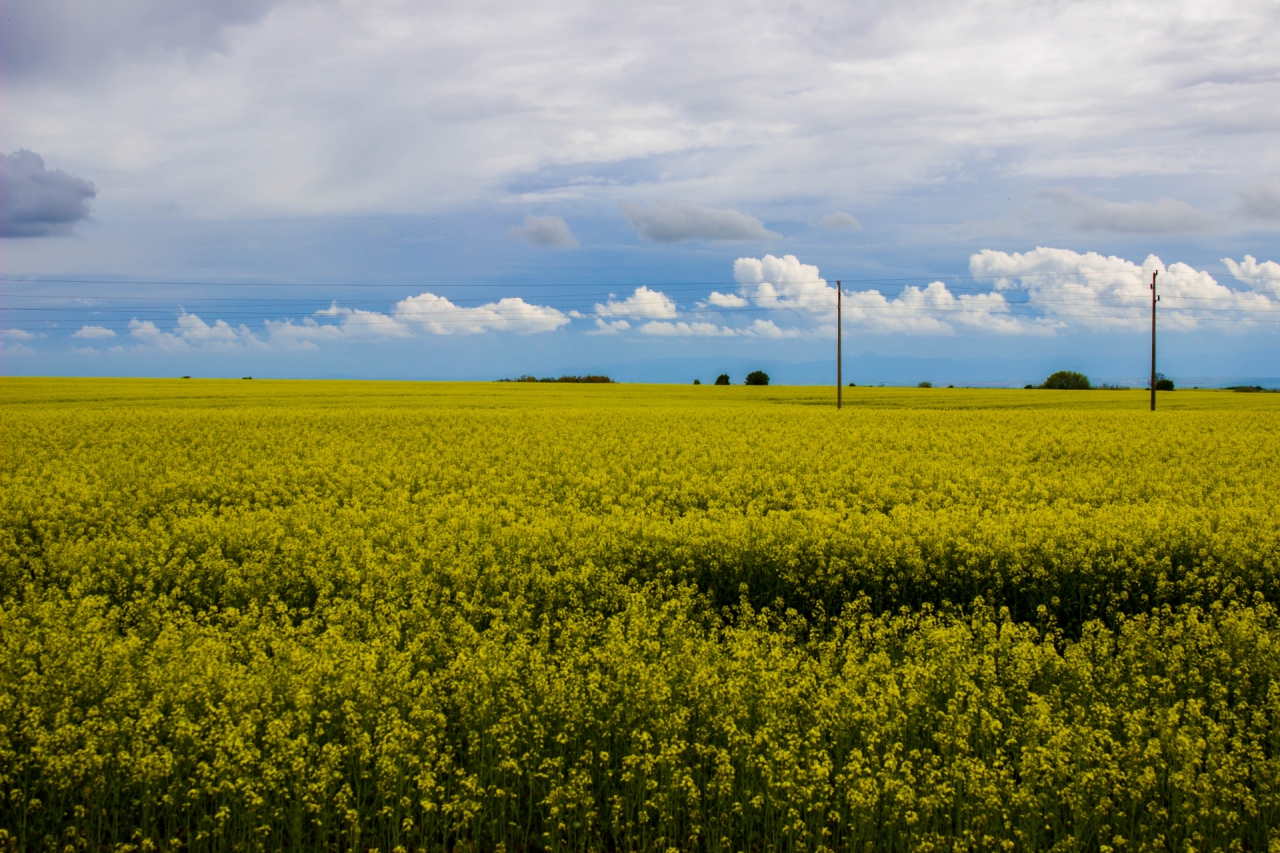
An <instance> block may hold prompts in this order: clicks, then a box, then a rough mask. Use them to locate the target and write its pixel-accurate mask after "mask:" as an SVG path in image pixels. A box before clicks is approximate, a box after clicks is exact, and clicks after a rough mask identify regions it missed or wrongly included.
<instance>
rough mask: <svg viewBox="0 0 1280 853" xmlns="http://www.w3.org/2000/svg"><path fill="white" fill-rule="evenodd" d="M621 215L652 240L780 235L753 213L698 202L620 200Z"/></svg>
mask: <svg viewBox="0 0 1280 853" xmlns="http://www.w3.org/2000/svg"><path fill="white" fill-rule="evenodd" d="M622 215H623V216H625V217H626V218H627V221H628V222H630V223H631V226H632V227H633V228H635V229H636V233H638V234H639V235H640V236H641V237H644V238H645V239H647V240H652V241H654V242H655V243H680V242H683V241H685V240H775V239H777V238H778V237H780V236H782V235H780V234H775V233H774V232H772V231H770V230H769V229H767V228H765V227H764V223H763V222H761V221H760V220H759V219H756V218H755V217H754V216H748V215H747V214H745V213H739V212H738V211H736V210H717V209H715V208H711V207H703V206H702V205H699V204H688V203H684V204H681V203H677V202H669V201H660V202H658V203H657V204H653V205H650V206H649V207H641V206H640V205H638V204H632V203H630V202H625V201H624V202H623V203H622Z"/></svg>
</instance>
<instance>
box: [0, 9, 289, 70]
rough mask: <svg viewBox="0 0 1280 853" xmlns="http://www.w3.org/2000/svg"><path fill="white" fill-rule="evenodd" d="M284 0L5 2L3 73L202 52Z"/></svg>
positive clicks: (0, 45)
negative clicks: (235, 28) (147, 56)
mask: <svg viewBox="0 0 1280 853" xmlns="http://www.w3.org/2000/svg"><path fill="white" fill-rule="evenodd" d="M282 2H287V0H182V2H177V3H175V2H172V0H114V2H111V3H86V2H83V0H7V2H6V3H5V4H4V18H5V20H4V27H3V28H2V29H0V71H2V72H3V73H4V75H5V77H6V78H7V79H9V80H15V79H22V78H26V77H39V76H48V75H54V76H63V77H65V76H77V75H79V74H83V73H84V72H88V71H92V70H94V69H96V68H99V67H101V66H102V65H104V64H108V63H110V62H112V61H117V60H120V59H124V58H127V57H130V56H139V55H141V56H146V55H148V54H154V53H157V52H161V53H163V52H168V51H186V52H195V53H203V52H207V51H210V50H217V49H219V48H220V47H221V46H222V42H223V37H224V33H225V30H226V29H227V27H230V26H234V25H237V24H251V23H254V22H255V21H257V20H259V19H260V18H262V16H263V15H265V14H266V13H267V11H269V10H270V9H271V8H272V7H273V6H279V5H281V3H282Z"/></svg>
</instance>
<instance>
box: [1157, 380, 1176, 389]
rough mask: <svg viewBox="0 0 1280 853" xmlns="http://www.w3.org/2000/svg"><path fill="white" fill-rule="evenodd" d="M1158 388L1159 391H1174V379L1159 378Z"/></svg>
mask: <svg viewBox="0 0 1280 853" xmlns="http://www.w3.org/2000/svg"><path fill="white" fill-rule="evenodd" d="M1156 390H1157V391H1172V390H1173V380H1172V379H1164V378H1161V379H1157V380H1156Z"/></svg>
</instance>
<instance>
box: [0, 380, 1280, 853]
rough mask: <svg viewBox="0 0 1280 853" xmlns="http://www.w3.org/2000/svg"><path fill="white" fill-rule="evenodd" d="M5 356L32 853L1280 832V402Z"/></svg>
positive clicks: (15, 739)
mask: <svg viewBox="0 0 1280 853" xmlns="http://www.w3.org/2000/svg"><path fill="white" fill-rule="evenodd" d="M832 396H833V392H832V390H831V389H813V388H776V387H768V388H744V387H730V388H719V387H715V386H709V385H705V386H699V387H696V388H695V387H679V388H671V387H658V386H647V387H646V386H626V385H623V386H556V385H503V384H480V383H475V384H445V383H343V382H266V381H262V380H253V381H251V382H248V381H243V380H236V381H202V380H34V379H0V849H4V848H6V847H7V848H8V849H12V850H21V851H26V850H50V851H53V850H57V851H62V850H72V851H75V850H120V851H124V850H202V851H203V850H244V851H250V850H370V849H377V850H380V851H384V852H385V851H393V850H405V851H409V850H494V851H497V850H504V851H526V850H528V851H532V850H548V851H561V850H565V851H568V850H581V851H588V850H662V851H667V850H708V851H711V850H714V851H809V850H813V851H817V850H858V851H865V850H876V851H879V850H901V851H934V850H975V851H976V850H997V849H998V850H1062V851H1077V850H1079V851H1103V850H1117V851H1119V850H1179V851H1182V850H1197V851H1200V850H1204V851H1207V850H1271V851H1274V850H1276V849H1280V834H1277V830H1276V827H1277V826H1280V642H1278V641H1280V624H1278V623H1277V619H1276V613H1275V610H1274V606H1273V603H1274V602H1275V601H1276V600H1277V596H1278V595H1280V461H1278V460H1277V450H1278V449H1280V395H1275V394H1235V393H1230V392H1208V391H1205V392H1196V391H1177V392H1173V393H1171V394H1162V395H1161V398H1160V406H1161V409H1160V411H1158V412H1156V413H1154V414H1152V413H1150V412H1148V411H1146V405H1147V398H1146V395H1145V394H1143V393H1141V392H1101V391H1096V392H1049V391H1024V390H1016V391H994V390H992V391H984V390H962V389H880V388H853V389H846V392H845V399H846V408H845V409H844V410H843V411H840V412H837V411H835V410H834V407H833V406H832V405H831V404H832V402H833V401H832Z"/></svg>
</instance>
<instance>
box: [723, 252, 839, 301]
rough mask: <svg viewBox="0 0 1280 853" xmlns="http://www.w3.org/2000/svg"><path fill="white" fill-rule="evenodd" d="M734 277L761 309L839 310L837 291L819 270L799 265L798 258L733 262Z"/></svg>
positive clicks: (740, 287)
mask: <svg viewBox="0 0 1280 853" xmlns="http://www.w3.org/2000/svg"><path fill="white" fill-rule="evenodd" d="M733 277H734V279H736V280H737V282H738V284H739V289H740V291H741V293H742V295H743V296H744V297H746V298H748V299H751V300H752V301H753V302H755V304H756V305H759V306H760V307H762V308H803V309H806V310H810V311H827V310H835V307H836V289H835V288H834V287H829V286H828V285H827V282H826V279H824V278H823V277H822V276H821V275H820V274H819V272H818V268H817V267H815V266H813V265H812V264H802V263H800V260H799V258H797V257H796V256H795V255H785V256H783V257H781V258H777V257H774V256H773V255H765V256H764V257H763V258H738V259H737V260H736V261H734V262H733Z"/></svg>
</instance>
